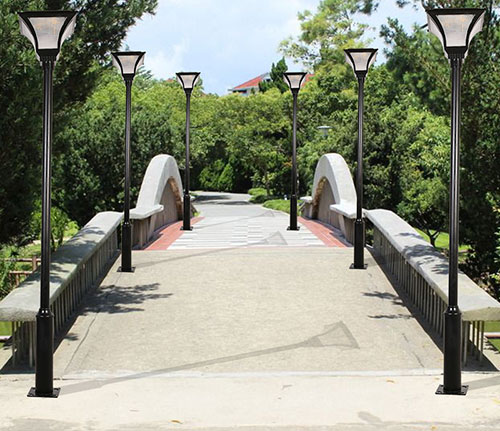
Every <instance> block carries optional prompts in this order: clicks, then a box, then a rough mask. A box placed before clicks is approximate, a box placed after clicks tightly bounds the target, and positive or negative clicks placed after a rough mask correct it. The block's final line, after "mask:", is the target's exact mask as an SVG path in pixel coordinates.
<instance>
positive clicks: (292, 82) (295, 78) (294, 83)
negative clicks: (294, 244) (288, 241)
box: [283, 72, 307, 230]
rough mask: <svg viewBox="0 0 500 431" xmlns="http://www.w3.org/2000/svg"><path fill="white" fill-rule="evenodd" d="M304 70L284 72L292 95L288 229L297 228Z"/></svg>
mask: <svg viewBox="0 0 500 431" xmlns="http://www.w3.org/2000/svg"><path fill="white" fill-rule="evenodd" d="M306 75H307V74H306V73H305V72H286V73H284V74H283V78H284V79H285V82H286V83H287V84H288V87H289V88H290V90H291V91H292V96H293V135H292V136H293V137H292V193H291V196H290V226H288V230H299V229H300V227H299V226H298V224H297V98H298V95H299V91H300V89H301V87H302V84H303V83H304V79H305V78H306Z"/></svg>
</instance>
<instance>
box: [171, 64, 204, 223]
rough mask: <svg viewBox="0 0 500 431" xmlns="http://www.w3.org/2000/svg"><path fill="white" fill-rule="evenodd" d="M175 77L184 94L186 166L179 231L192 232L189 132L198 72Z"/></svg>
mask: <svg viewBox="0 0 500 431" xmlns="http://www.w3.org/2000/svg"><path fill="white" fill-rule="evenodd" d="M176 75H177V80H178V81H179V83H180V84H181V85H182V88H184V92H185V93H186V162H185V164H186V166H185V168H184V198H183V204H184V215H183V218H182V228H181V230H193V228H192V227H191V197H190V196H189V181H190V177H189V131H190V126H191V93H192V92H193V88H194V86H195V85H196V83H197V82H198V79H199V77H200V72H179V73H177V74H176Z"/></svg>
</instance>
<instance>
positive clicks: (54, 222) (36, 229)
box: [30, 202, 78, 251]
mask: <svg viewBox="0 0 500 431" xmlns="http://www.w3.org/2000/svg"><path fill="white" fill-rule="evenodd" d="M50 224H51V235H50V243H51V249H52V251H54V250H56V249H57V248H59V247H60V246H61V244H62V243H63V241H64V236H65V234H66V233H67V232H68V234H71V235H72V234H74V233H75V231H76V230H78V225H77V224H76V223H75V222H74V221H72V220H70V218H69V217H68V215H67V214H66V213H65V212H64V211H63V210H61V209H60V208H57V207H52V208H51V211H50ZM30 227H31V232H32V235H33V237H35V238H38V239H40V237H41V234H42V208H41V203H40V202H38V203H37V209H36V210H35V212H34V213H33V214H32V218H31V223H30Z"/></svg>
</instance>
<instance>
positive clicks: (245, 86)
mask: <svg viewBox="0 0 500 431" xmlns="http://www.w3.org/2000/svg"><path fill="white" fill-rule="evenodd" d="M266 75H267V73H263V74H262V75H259V76H257V77H256V78H253V79H250V80H249V81H247V82H244V83H243V84H240V85H238V86H237V87H234V88H231V91H238V90H246V89H248V88H255V87H258V86H259V83H260V82H262V80H263V79H264V77H265V76H266ZM313 76H314V73H308V74H307V75H306V77H305V79H304V83H303V84H302V86H304V85H306V83H308V82H309V81H310V80H311V78H312V77H313Z"/></svg>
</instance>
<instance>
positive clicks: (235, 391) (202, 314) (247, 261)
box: [0, 195, 500, 431]
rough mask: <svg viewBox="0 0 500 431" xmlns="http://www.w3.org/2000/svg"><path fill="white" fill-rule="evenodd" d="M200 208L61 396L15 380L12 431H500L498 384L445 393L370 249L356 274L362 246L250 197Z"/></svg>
mask: <svg viewBox="0 0 500 431" xmlns="http://www.w3.org/2000/svg"><path fill="white" fill-rule="evenodd" d="M203 196H207V195H203ZM197 207H198V209H199V210H200V211H201V215H200V216H201V217H204V218H203V219H201V221H199V222H198V223H196V224H195V225H194V227H195V229H194V230H193V232H192V233H190V232H187V233H184V234H183V235H179V234H178V230H177V228H178V224H177V228H176V232H175V235H176V236H177V237H176V238H173V237H172V235H174V233H173V230H172V229H173V228H172V227H171V228H170V229H171V230H172V233H167V234H165V235H164V236H163V237H161V236H160V238H158V240H157V243H156V245H157V247H154V246H153V245H154V244H152V245H151V246H150V249H149V250H144V251H135V252H134V253H133V263H134V266H135V267H136V271H135V273H119V272H117V271H116V270H117V267H118V266H119V262H115V264H114V266H113V267H112V268H111V270H110V271H109V273H108V275H107V277H106V278H105V279H104V281H103V282H102V285H101V286H100V288H99V289H97V290H96V291H94V292H93V293H92V294H91V295H90V297H89V298H88V300H87V302H86V304H85V306H84V307H83V309H82V311H81V313H80V314H79V316H78V318H77V319H76V321H75V323H74V325H73V326H72V328H71V329H70V331H69V333H68V334H67V336H66V337H65V338H64V340H62V342H61V344H60V345H59V347H58V349H57V351H56V354H55V374H56V378H57V381H56V383H57V385H59V386H61V387H62V390H61V396H60V398H59V399H57V400H47V399H29V400H28V399H27V398H25V397H24V393H25V392H27V391H28V388H29V386H30V385H31V384H32V383H33V375H31V374H28V375H19V374H16V375H12V376H9V375H3V376H2V377H1V384H2V385H3V387H4V388H5V390H2V391H0V405H2V406H3V408H4V414H3V418H2V419H1V420H0V429H6V430H21V429H22V430H42V429H44V430H54V431H55V430H72V431H73V430H118V429H120V430H174V429H175V430H214V431H222V430H224V431H229V430H235V429H240V428H241V429H242V430H245V431H257V430H259V431H261V430H262V431H264V430H273V431H284V430H294V431H304V430H310V431H330V430H343V431H344V430H345V431H371V430H458V431H464V430H473V429H478V426H480V427H481V429H484V430H494V429H498V427H497V419H498V417H499V411H500V393H499V392H498V387H499V386H498V385H499V384H500V380H499V377H498V375H497V374H488V372H489V371H492V370H493V369H492V368H491V367H490V368H488V367H485V368H484V369H481V370H480V372H479V373H478V372H477V371H475V372H470V373H469V374H467V373H466V374H465V376H464V380H465V381H466V382H470V384H471V390H470V393H469V395H468V396H467V397H437V396H435V395H434V391H435V389H436V387H437V385H438V383H440V382H441V379H442V377H441V370H442V354H441V351H440V349H439V348H438V345H437V344H436V342H435V340H433V338H432V332H430V331H428V332H426V329H427V326H426V325H425V323H423V322H422V321H420V319H419V316H418V313H417V314H412V310H411V309H408V306H407V304H408V301H406V299H405V296H404V295H403V294H400V293H399V291H398V290H397V289H395V288H394V287H393V285H392V284H391V282H390V280H388V278H387V277H386V275H385V274H384V272H383V271H382V270H381V268H380V267H379V266H378V265H377V263H376V261H375V259H374V258H373V257H372V256H371V255H370V253H369V252H368V251H367V253H366V261H367V263H368V269H367V270H364V271H363V270H349V269H348V268H349V265H350V263H351V260H352V248H347V247H342V246H338V247H331V246H330V247H327V246H326V245H328V244H325V242H324V241H323V240H322V239H321V234H319V233H318V234H314V233H313V232H312V231H311V229H312V230H314V229H316V227H314V226H311V229H310V228H308V227H307V225H306V224H304V225H303V229H302V230H301V231H300V232H287V231H286V226H287V223H288V217H287V216H286V215H282V214H278V213H276V212H268V211H267V210H264V209H263V208H262V207H260V206H253V205H250V204H248V203H246V200H245V199H244V200H239V199H237V198H236V197H234V196H230V197H229V198H226V196H225V195H224V196H220V197H218V198H216V199H214V198H212V197H205V198H204V199H201V200H200V201H199V202H198V203H197ZM318 229H319V228H318ZM235 232H238V234H239V237H238V238H236V235H235ZM275 232H278V234H279V241H278V240H277V238H278V237H277V235H276V233H275ZM318 232H319V231H318ZM323 233H324V232H323ZM168 235H170V237H169V239H168V241H167V240H166V237H167V236H168ZM219 235H220V236H219ZM162 238H163V239H162ZM162 241H163V243H162ZM336 241H339V244H340V245H342V238H340V237H339V238H336ZM162 244H163V245H162ZM166 244H168V245H166ZM290 246H292V247H290Z"/></svg>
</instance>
